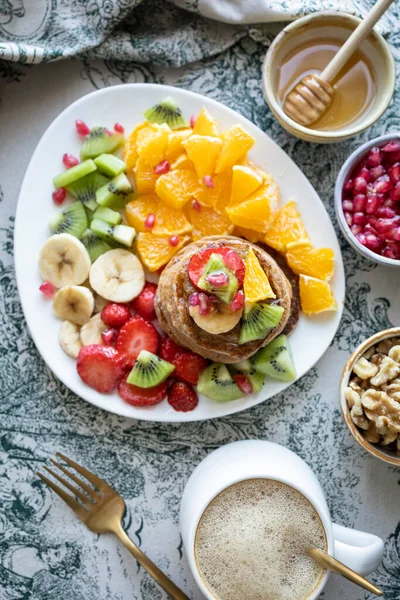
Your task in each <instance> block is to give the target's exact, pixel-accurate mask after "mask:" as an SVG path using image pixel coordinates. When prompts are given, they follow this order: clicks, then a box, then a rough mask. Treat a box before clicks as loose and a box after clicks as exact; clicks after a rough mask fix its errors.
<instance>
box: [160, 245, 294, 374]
mask: <svg viewBox="0 0 400 600" xmlns="http://www.w3.org/2000/svg"><path fill="white" fill-rule="evenodd" d="M224 246H225V247H226V246H228V247H229V248H232V250H234V251H235V252H236V253H237V254H238V256H239V257H240V258H241V259H242V260H243V261H244V262H245V260H246V257H247V254H248V251H249V248H250V247H251V248H253V250H254V253H255V255H256V256H257V258H258V260H259V262H260V264H261V266H262V268H263V269H264V271H265V273H266V274H267V276H268V279H269V282H270V284H271V287H272V289H273V291H274V293H275V295H276V299H275V300H274V301H273V303H274V304H279V306H282V307H283V309H284V312H283V314H282V318H281V321H280V322H279V324H278V325H277V327H275V328H274V329H270V330H269V331H268V332H267V334H266V336H265V337H264V338H263V339H260V340H255V341H252V342H248V343H246V344H239V334H240V323H239V324H238V325H236V327H234V329H232V330H231V331H228V332H227V333H221V334H218V335H213V334H210V333H207V332H206V331H204V330H203V329H201V328H200V327H198V326H197V325H196V323H195V322H194V320H193V319H192V317H191V316H190V314H189V296H190V295H191V294H192V293H193V292H196V291H198V290H196V288H195V287H194V286H193V284H192V282H191V281H190V279H189V274H188V265H189V261H190V259H191V258H192V256H193V255H194V254H196V253H197V252H199V251H200V250H205V249H208V248H220V247H224ZM155 309H156V313H157V317H158V320H159V322H160V325H161V327H162V328H163V329H164V331H165V332H166V333H167V334H168V335H169V337H170V338H171V339H172V340H173V341H174V342H176V343H177V344H180V345H181V346H184V347H185V348H189V349H190V350H192V351H193V352H197V353H198V354H200V355H201V356H204V358H209V359H210V360H213V361H217V362H223V363H236V362H239V361H241V360H245V359H246V358H249V357H250V356H252V355H253V354H254V353H255V352H256V351H257V350H258V349H259V348H261V347H263V346H265V345H266V344H268V343H269V342H271V341H272V340H273V339H274V338H276V337H277V336H278V335H279V334H280V333H286V334H289V333H290V332H291V331H292V330H293V329H294V327H295V326H296V324H297V321H298V319H299V312H300V302H299V291H298V278H297V276H296V275H294V273H293V272H292V271H291V269H290V268H289V267H288V266H287V264H286V261H285V260H284V258H283V257H281V256H280V255H279V254H277V253H276V252H275V251H274V250H272V249H270V248H268V247H267V246H261V245H260V246H256V245H255V244H252V243H250V242H248V241H246V240H243V239H241V238H237V237H232V236H226V237H220V236H210V237H205V238H202V239H201V240H199V241H197V242H192V243H191V244H189V245H188V246H185V247H184V248H182V250H180V251H179V252H178V253H177V254H176V255H175V257H174V258H173V259H172V260H171V261H170V262H169V263H168V265H167V266H166V268H165V269H164V271H163V272H162V274H161V276H160V281H159V283H158V289H157V295H156V300H155Z"/></svg>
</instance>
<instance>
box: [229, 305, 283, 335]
mask: <svg viewBox="0 0 400 600" xmlns="http://www.w3.org/2000/svg"><path fill="white" fill-rule="evenodd" d="M282 314H283V308H282V306H275V305H273V304H264V303H263V302H245V305H244V312H243V317H242V326H241V328H240V336H239V344H247V342H252V341H254V340H260V339H262V338H263V337H265V336H266V334H267V333H268V331H269V330H270V329H273V328H274V327H276V326H277V325H278V323H279V321H280V320H281V318H282Z"/></svg>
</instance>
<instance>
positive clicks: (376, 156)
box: [367, 146, 382, 167]
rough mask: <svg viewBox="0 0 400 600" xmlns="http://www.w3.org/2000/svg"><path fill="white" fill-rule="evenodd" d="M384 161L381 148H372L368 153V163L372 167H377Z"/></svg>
mask: <svg viewBox="0 0 400 600" xmlns="http://www.w3.org/2000/svg"><path fill="white" fill-rule="evenodd" d="M381 162H382V153H381V150H380V148H377V147H376V146H375V148H371V150H370V151H369V154H368V158H367V163H368V165H369V166H370V167H377V166H378V165H380V164H381Z"/></svg>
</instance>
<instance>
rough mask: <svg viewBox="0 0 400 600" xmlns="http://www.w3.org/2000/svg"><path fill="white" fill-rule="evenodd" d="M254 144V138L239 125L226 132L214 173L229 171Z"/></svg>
mask: <svg viewBox="0 0 400 600" xmlns="http://www.w3.org/2000/svg"><path fill="white" fill-rule="evenodd" d="M253 144H254V138H252V137H251V135H249V134H248V133H247V131H245V130H244V129H243V127H242V126H241V125H234V126H233V127H231V129H230V130H229V131H228V132H227V134H226V137H225V141H224V145H223V148H222V151H221V154H220V155H219V158H218V161H217V165H216V167H215V172H216V173H221V171H225V169H230V168H231V167H232V166H233V165H234V164H236V163H237V162H238V161H239V160H240V159H241V158H243V157H244V156H245V155H246V154H247V152H248V151H249V150H250V148H251V147H252V146H253Z"/></svg>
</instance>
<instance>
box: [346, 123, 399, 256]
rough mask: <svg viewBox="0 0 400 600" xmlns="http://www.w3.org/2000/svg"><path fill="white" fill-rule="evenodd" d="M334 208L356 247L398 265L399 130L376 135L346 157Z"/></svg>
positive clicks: (350, 242)
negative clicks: (379, 135)
mask: <svg viewBox="0 0 400 600" xmlns="http://www.w3.org/2000/svg"><path fill="white" fill-rule="evenodd" d="M335 208H336V215H337V218H338V220H339V224H340V227H341V229H342V231H343V234H344V236H345V238H346V239H347V241H348V242H349V244H351V246H353V248H355V250H357V251H358V252H360V253H361V254H362V255H363V256H365V257H366V258H368V259H369V260H372V261H374V262H376V263H378V264H383V265H387V266H393V267H400V133H393V134H388V135H383V136H381V137H378V138H375V139H374V140H371V141H370V142H367V143H366V144H364V145H363V146H361V147H360V148H359V149H358V150H356V151H355V152H353V154H352V155H351V156H350V157H349V158H348V159H347V160H346V162H345V163H344V165H343V167H342V168H341V170H340V173H339V176H338V178H337V181H336V187H335Z"/></svg>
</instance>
